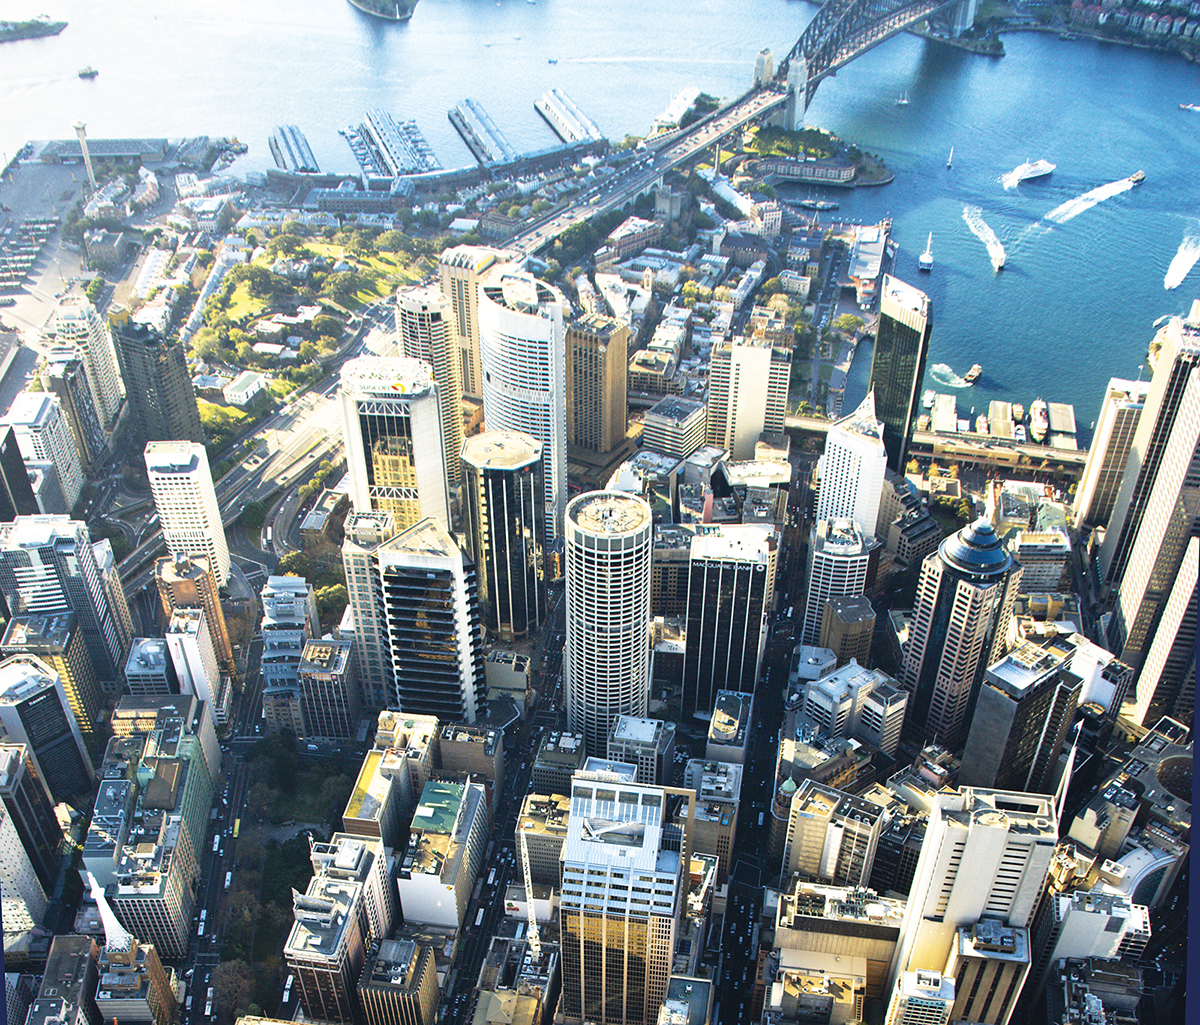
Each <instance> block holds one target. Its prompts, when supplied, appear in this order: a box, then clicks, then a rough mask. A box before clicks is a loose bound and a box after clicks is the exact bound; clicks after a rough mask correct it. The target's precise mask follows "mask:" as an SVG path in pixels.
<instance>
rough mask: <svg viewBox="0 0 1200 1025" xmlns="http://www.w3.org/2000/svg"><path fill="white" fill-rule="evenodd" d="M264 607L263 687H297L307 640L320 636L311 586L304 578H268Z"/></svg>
mask: <svg viewBox="0 0 1200 1025" xmlns="http://www.w3.org/2000/svg"><path fill="white" fill-rule="evenodd" d="M262 606H263V618H262V627H261V629H262V635H263V653H262V675H263V686H264V687H277V686H286V685H291V686H295V684H296V680H297V678H296V666H297V665H299V664H300V655H301V653H302V652H303V650H304V643H305V641H308V640H311V639H313V638H314V637H315V638H319V637H320V636H321V621H320V618H319V616H318V614H317V602H316V598H315V597H314V596H313V589H312V585H311V584H309V583H308V582H307V581H306V580H305V579H304V577H291V576H270V577H267V582H266V584H265V585H264V586H263V589H262Z"/></svg>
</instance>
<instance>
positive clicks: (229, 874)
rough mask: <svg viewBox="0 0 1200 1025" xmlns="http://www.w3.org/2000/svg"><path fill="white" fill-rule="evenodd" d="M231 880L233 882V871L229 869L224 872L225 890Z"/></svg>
mask: <svg viewBox="0 0 1200 1025" xmlns="http://www.w3.org/2000/svg"><path fill="white" fill-rule="evenodd" d="M232 882H233V872H232V871H230V872H226V873H225V889H227V890H228V889H229V884H230V883H232Z"/></svg>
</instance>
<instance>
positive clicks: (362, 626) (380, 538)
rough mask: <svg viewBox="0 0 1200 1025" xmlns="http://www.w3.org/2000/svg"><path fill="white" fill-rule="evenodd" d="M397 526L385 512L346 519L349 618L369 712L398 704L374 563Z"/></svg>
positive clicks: (344, 559)
mask: <svg viewBox="0 0 1200 1025" xmlns="http://www.w3.org/2000/svg"><path fill="white" fill-rule="evenodd" d="M394 522H395V517H394V516H393V515H392V513H390V512H387V511H382V512H355V511H354V510H353V509H352V510H351V511H350V515H349V516H347V517H346V527H345V530H346V539H345V541H344V542H343V543H342V566H343V567H344V568H345V571H346V593H347V595H348V596H349V599H350V602H349V612H348V618H349V619H350V620H352V625H353V631H354V634H353V636H354V655H355V657H354V663H355V666H356V667H357V669H358V686H359V692H360V693H361V695H362V701H363V704H365V705H367V706H368V707H370V708H388V707H391V706H393V705H394V704H395V700H396V697H395V695H396V680H395V675H394V674H393V672H392V647H391V642H390V641H389V639H388V632H387V628H388V624H387V619H386V617H384V616H381V615H379V612H378V610H379V604H380V602H381V601H382V590H381V587H380V579H379V569H378V566H377V565H376V563H375V553H376V552H377V551H378V550H379V547H380V546H381V545H382V544H383V543H384V542H385V541H387V540H389V539H390V538H391V537H393V536H394V535H395V533H396V531H395V530H394V529H393V524H394ZM344 622H345V621H343V623H344Z"/></svg>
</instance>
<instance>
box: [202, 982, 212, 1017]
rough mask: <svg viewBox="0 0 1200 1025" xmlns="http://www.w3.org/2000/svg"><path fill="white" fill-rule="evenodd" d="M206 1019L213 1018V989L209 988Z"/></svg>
mask: <svg viewBox="0 0 1200 1025" xmlns="http://www.w3.org/2000/svg"><path fill="white" fill-rule="evenodd" d="M204 1017H206V1018H211V1017H212V987H211V986H209V987H208V1002H207V1003H206V1004H205V1005H204Z"/></svg>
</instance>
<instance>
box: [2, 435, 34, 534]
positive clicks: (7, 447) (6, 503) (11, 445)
mask: <svg viewBox="0 0 1200 1025" xmlns="http://www.w3.org/2000/svg"><path fill="white" fill-rule="evenodd" d="M37 512H38V504H37V499H36V498H34V495H33V489H32V488H30V486H29V472H28V471H27V470H26V469H25V457H24V456H22V455H21V445H20V443H19V442H18V441H17V434H16V431H14V430H13V429H12V428H11V427H4V428H0V523H11V522H12V521H13V520H15V519H16V518H17V517H18V516H36V515H37Z"/></svg>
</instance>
